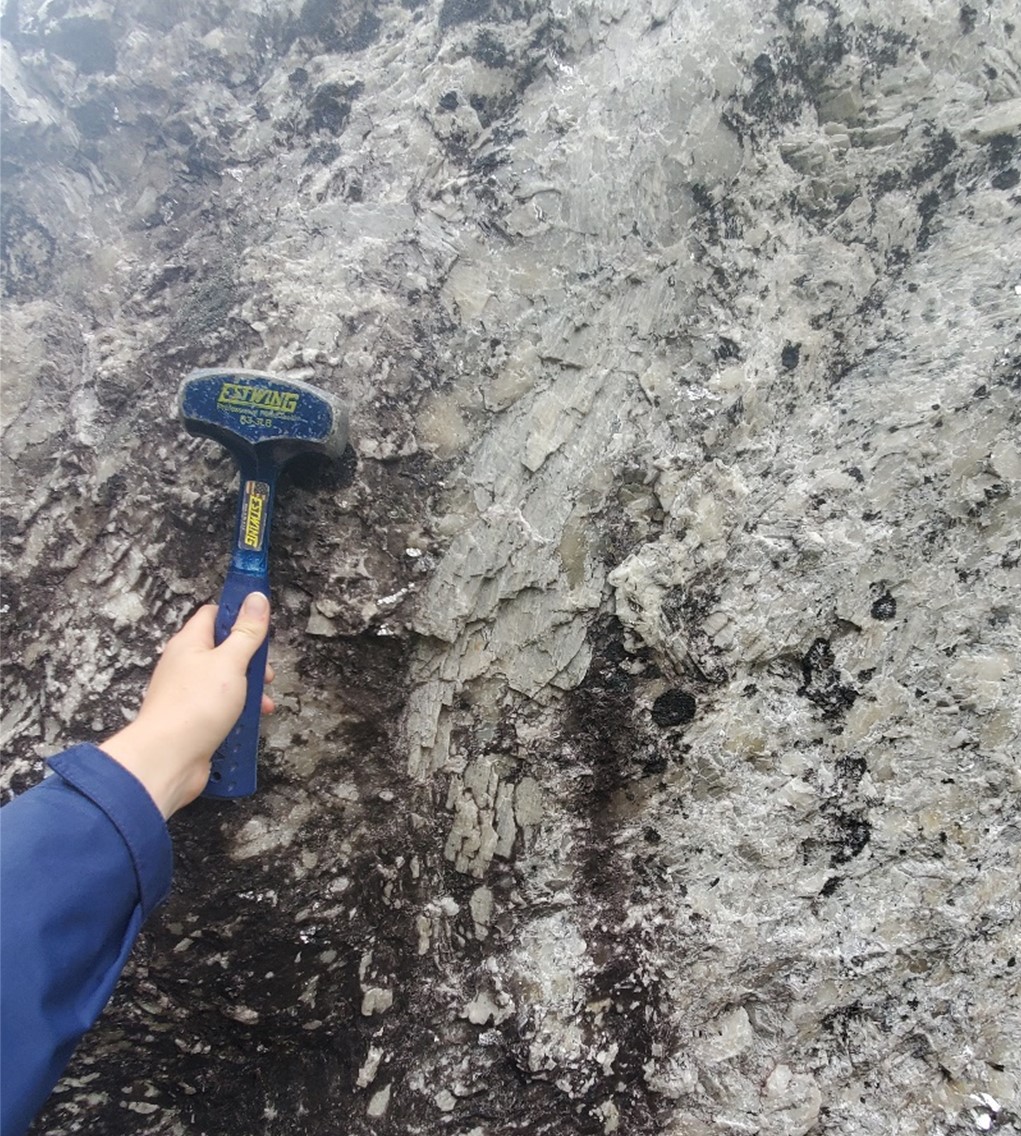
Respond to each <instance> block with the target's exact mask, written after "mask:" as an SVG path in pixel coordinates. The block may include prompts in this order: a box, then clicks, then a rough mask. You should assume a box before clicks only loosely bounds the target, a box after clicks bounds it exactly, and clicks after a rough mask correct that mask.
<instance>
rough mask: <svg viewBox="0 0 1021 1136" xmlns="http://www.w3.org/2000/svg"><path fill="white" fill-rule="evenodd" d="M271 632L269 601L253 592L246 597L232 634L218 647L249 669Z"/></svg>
mask: <svg viewBox="0 0 1021 1136" xmlns="http://www.w3.org/2000/svg"><path fill="white" fill-rule="evenodd" d="M268 631H269V600H268V599H267V597H266V596H264V595H263V594H262V592H251V593H249V594H248V595H247V596H246V597H245V602H244V603H243V604H242V605H241V610H240V611H239V612H238V617H237V619H236V620H235V621H234V626H233V627H232V628H231V631H230V634H229V635H228V636H227V638H226V639H224V641H223V642H222V643H221V644H220V646H219V647H217V648H216V649H217V651H221V652H223V654H225V655H229V656H231V657H232V658H234V659H235V660H236V661H237V662H238V663H239V664H241V665H242V666H245V667H247V666H248V662H249V660H250V659H251V657H252V656H253V655H254V654H255V652H256V651H257V650H258V649H259V646H260V645H261V643H262V641H263V639H265V638H266V634H267V632H268Z"/></svg>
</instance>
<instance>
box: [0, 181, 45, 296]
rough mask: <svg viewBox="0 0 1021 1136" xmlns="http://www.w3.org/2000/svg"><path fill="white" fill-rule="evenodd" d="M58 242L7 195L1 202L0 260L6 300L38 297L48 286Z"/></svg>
mask: <svg viewBox="0 0 1021 1136" xmlns="http://www.w3.org/2000/svg"><path fill="white" fill-rule="evenodd" d="M56 250H57V242H56V240H55V239H54V237H53V235H52V233H50V232H49V231H48V230H47V229H46V228H44V227H43V225H42V224H41V223H40V222H39V221H37V220H36V219H35V218H34V217H32V216H30V215H29V214H28V213H27V212H26V211H25V210H24V209H22V208H20V207H19V206H18V205H16V204H15V203H14V202H13V201H11V199H10V197H9V195H5V196H4V197H3V198H2V199H0V259H2V262H3V280H4V283H3V291H4V295H5V296H18V297H22V298H27V297H30V296H37V295H40V294H41V293H42V292H44V291H45V290H46V288H47V287H48V286H49V283H50V274H51V270H52V267H53V258H54V256H55V255H56Z"/></svg>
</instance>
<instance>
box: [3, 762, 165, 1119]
mask: <svg viewBox="0 0 1021 1136" xmlns="http://www.w3.org/2000/svg"><path fill="white" fill-rule="evenodd" d="M52 764H53V766H54V768H55V769H56V770H57V774H56V775H55V776H52V777H49V778H47V779H46V780H45V781H43V782H42V783H41V784H39V785H37V786H35V787H34V788H33V789H30V790H29V791H28V792H26V793H23V794H22V795H21V796H20V797H18V798H17V799H16V800H14V801H12V802H11V803H10V804H9V805H7V806H5V807H4V808H3V810H0V839H2V850H0V888H2V891H3V921H2V923H0V968H2V970H0V992H2V993H0V1005H2V1022H0V1070H2V1077H3V1084H2V1091H0V1111H2V1117H3V1124H2V1136H19V1134H20V1133H21V1132H23V1131H24V1129H25V1128H26V1127H27V1125H28V1124H29V1122H30V1121H31V1119H32V1117H33V1115H34V1114H35V1112H36V1111H37V1110H38V1109H39V1108H40V1107H41V1106H42V1104H43V1102H44V1101H45V1100H46V1097H47V1095H48V1094H49V1092H50V1090H51V1089H52V1087H53V1085H54V1084H55V1083H56V1081H57V1079H58V1078H59V1076H60V1074H61V1073H62V1071H63V1069H64V1066H65V1064H66V1062H67V1060H68V1058H69V1057H70V1055H71V1051H72V1050H73V1049H74V1046H75V1045H76V1043H77V1042H78V1039H79V1038H80V1037H81V1035H82V1034H83V1033H84V1032H85V1031H86V1030H87V1029H88V1028H89V1027H90V1026H91V1025H92V1023H93V1022H94V1021H95V1020H96V1018H97V1017H98V1016H99V1014H100V1013H101V1012H102V1009H103V1007H104V1006H105V1005H106V1002H107V1000H108V999H109V997H110V994H111V992H112V991H113V988H114V985H115V983H116V981H117V978H118V976H119V975H120V972H121V970H122V968H123V966H124V963H125V962H126V960H127V957H128V955H129V953H130V951H131V947H132V945H133V944H134V941H135V938H136V936H137V934H138V931H139V929H140V927H141V925H142V923H143V922H144V920H145V918H146V916H147V915H148V914H149V912H150V911H151V910H152V909H153V908H154V907H155V906H156V905H157V904H158V903H159V902H160V901H161V900H162V899H163V898H164V897H165V895H166V893H167V891H168V889H169V886H170V877H171V871H172V856H171V848H170V838H169V835H168V833H167V830H166V825H165V823H164V821H163V817H162V816H161V814H160V811H159V809H158V808H157V806H156V804H155V803H154V802H153V800H152V799H151V797H150V796H149V794H148V793H147V792H146V791H145V789H144V788H143V786H142V785H141V784H140V782H139V781H138V780H137V779H136V778H135V777H134V776H132V775H131V774H130V773H129V772H127V771H126V770H125V769H124V768H122V766H120V765H119V764H118V763H117V762H115V761H113V760H112V759H111V758H110V757H108V756H107V755H105V754H104V753H102V752H101V751H100V750H97V749H96V748H95V747H93V746H77V747H75V748H74V749H71V750H68V751H67V752H66V753H64V754H61V755H60V756H59V757H58V758H56V759H54V761H53V762H52Z"/></svg>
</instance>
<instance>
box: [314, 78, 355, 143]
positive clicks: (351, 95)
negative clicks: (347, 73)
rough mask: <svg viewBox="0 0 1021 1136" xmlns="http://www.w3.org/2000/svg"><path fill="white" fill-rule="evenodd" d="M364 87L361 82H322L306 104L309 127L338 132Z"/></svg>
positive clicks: (341, 129) (340, 130) (345, 123)
mask: <svg viewBox="0 0 1021 1136" xmlns="http://www.w3.org/2000/svg"><path fill="white" fill-rule="evenodd" d="M364 89H365V87H364V84H362V83H324V84H323V85H322V86H321V87H318V88H317V89H316V92H315V94H314V95H313V96H312V98H311V100H310V101H309V104H308V111H309V125H310V127H311V128H312V129H313V130H322V131H328V132H329V133H331V134H340V133H341V132H342V131H343V129H344V127H345V126H346V125H347V120H348V118H349V117H350V115H351V108H352V107H353V106H354V102H355V99H357V98H358V96H359V95H360V94H361V93H362V91H363V90H364Z"/></svg>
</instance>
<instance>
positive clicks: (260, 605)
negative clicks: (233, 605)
mask: <svg viewBox="0 0 1021 1136" xmlns="http://www.w3.org/2000/svg"><path fill="white" fill-rule="evenodd" d="M241 614H242V615H248V616H251V617H252V618H253V619H264V618H265V617H266V616H267V615H268V614H269V600H268V599H267V598H266V596H264V595H263V594H262V592H249V594H248V595H247V596H245V602H244V603H243V604H242V605H241Z"/></svg>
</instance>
